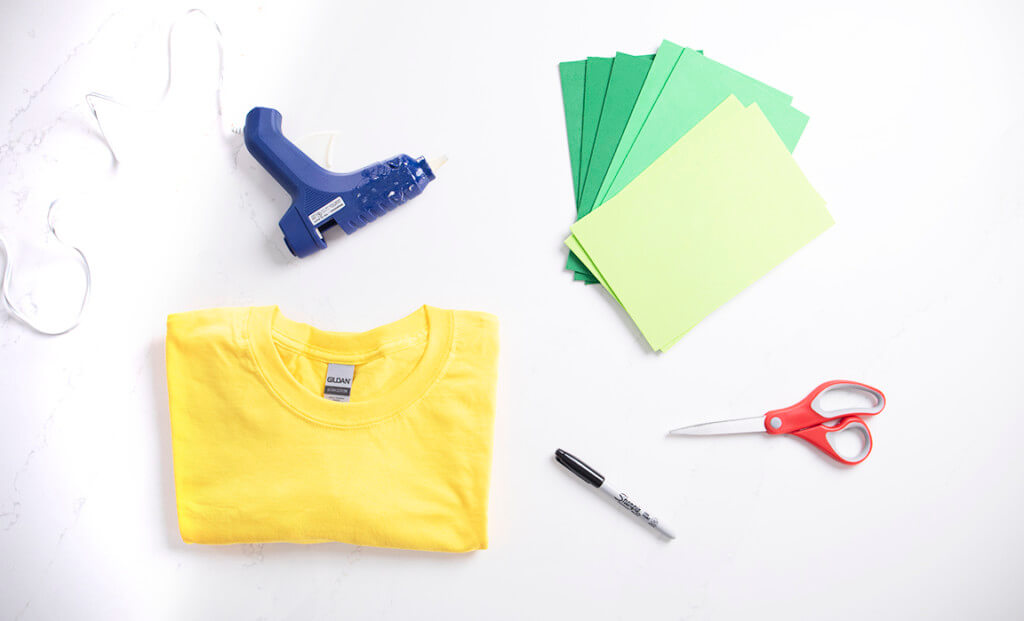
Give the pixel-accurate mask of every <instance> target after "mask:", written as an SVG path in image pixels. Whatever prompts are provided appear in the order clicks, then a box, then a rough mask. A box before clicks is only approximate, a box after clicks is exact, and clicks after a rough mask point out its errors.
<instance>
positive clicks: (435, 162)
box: [427, 155, 448, 173]
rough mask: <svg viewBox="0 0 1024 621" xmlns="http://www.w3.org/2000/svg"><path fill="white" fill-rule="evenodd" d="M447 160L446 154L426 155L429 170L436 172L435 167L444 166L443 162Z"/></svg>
mask: <svg viewBox="0 0 1024 621" xmlns="http://www.w3.org/2000/svg"><path fill="white" fill-rule="evenodd" d="M447 161H448V156H447V155H441V156H439V157H428V158H427V166H430V170H433V171H434V172H435V173H436V172H437V169H438V168H440V167H442V166H444V163H445V162H447Z"/></svg>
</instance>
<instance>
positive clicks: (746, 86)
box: [597, 48, 807, 205]
mask: <svg viewBox="0 0 1024 621" xmlns="http://www.w3.org/2000/svg"><path fill="white" fill-rule="evenodd" d="M729 95H734V96H736V97H737V98H738V99H739V100H740V101H741V102H742V103H743V104H744V105H749V104H751V103H757V104H758V105H759V106H760V108H761V110H762V111H763V112H764V115H765V116H766V117H767V118H768V120H769V121H770V122H771V124H772V126H773V127H774V128H775V131H776V132H777V133H778V135H779V137H780V138H782V141H783V142H784V143H785V144H786V146H787V148H788V149H789V150H790V151H792V150H793V148H794V147H795V146H796V143H797V142H798V141H799V140H800V135H801V134H802V133H803V130H804V127H806V125H807V115H805V114H804V113H802V112H800V111H799V110H796V109H795V108H793V107H792V106H791V105H790V102H792V100H793V98H792V97H791V96H790V95H787V94H786V93H783V92H782V91H779V90H777V89H774V88H772V87H770V86H768V85H766V84H763V83H761V82H758V81H757V80H755V79H754V78H751V77H749V76H746V75H744V74H742V73H740V72H738V71H736V70H734V69H731V68H729V67H727V66H725V65H723V64H720V63H717V62H715V61H713V60H711V59H709V58H707V57H706V56H703V55H702V54H699V53H697V52H696V51H695V50H691V49H689V48H684V49H683V52H682V54H681V55H680V57H679V60H678V61H677V62H676V65H675V68H674V69H673V70H672V73H671V75H670V76H669V78H668V80H667V81H666V82H665V85H664V87H663V88H662V91H661V95H660V96H659V97H658V98H657V100H656V101H655V102H654V105H653V107H652V108H651V111H650V113H649V114H648V115H647V119H646V120H645V121H644V123H643V125H642V127H641V128H640V130H639V132H638V133H637V135H636V137H635V139H634V140H633V143H632V145H631V146H630V147H629V148H628V150H627V152H626V154H625V156H624V157H623V158H622V163H621V165H620V166H619V168H618V170H613V169H612V168H611V167H609V169H608V174H607V175H606V179H607V178H608V177H611V180H610V181H609V182H608V188H607V192H605V194H604V195H603V196H600V197H598V203H597V204H598V205H600V204H602V203H603V202H604V201H606V200H608V199H609V198H610V197H612V196H615V194H617V193H618V192H619V191H621V190H622V188H624V187H626V185H628V184H629V182H630V181H632V180H633V179H635V178H636V177H637V175H639V174H640V173H642V172H643V171H644V170H645V169H646V168H647V167H648V166H650V165H651V163H652V162H654V160H656V159H658V157H659V156H660V155H661V154H662V153H664V152H665V151H666V150H667V149H668V148H669V147H671V146H672V145H673V144H675V142H676V141H677V140H679V138H681V137H682V136H683V135H684V134H686V132H688V131H689V130H690V129H691V128H692V127H693V126H694V125H696V124H697V123H698V122H699V121H700V120H701V119H703V118H704V117H705V116H706V115H707V114H708V113H709V112H710V111H711V110H712V109H714V108H715V106H717V105H718V104H720V103H722V102H723V101H724V100H725V98H726V97H728V96H729Z"/></svg>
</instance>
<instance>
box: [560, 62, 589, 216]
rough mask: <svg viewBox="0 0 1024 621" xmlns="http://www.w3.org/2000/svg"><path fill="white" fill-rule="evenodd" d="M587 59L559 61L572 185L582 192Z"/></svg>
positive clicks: (577, 191) (576, 190)
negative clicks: (581, 158) (581, 149)
mask: <svg viewBox="0 0 1024 621" xmlns="http://www.w3.org/2000/svg"><path fill="white" fill-rule="evenodd" d="M586 69H587V61H585V60H574V61H568V62H564V63H558V75H559V77H560V79H561V82H562V106H563V107H564V108H565V133H566V138H567V141H568V143H569V164H570V165H571V166H572V187H573V192H574V193H575V195H576V196H579V193H580V139H581V137H582V136H583V84H584V80H585V79H586Z"/></svg>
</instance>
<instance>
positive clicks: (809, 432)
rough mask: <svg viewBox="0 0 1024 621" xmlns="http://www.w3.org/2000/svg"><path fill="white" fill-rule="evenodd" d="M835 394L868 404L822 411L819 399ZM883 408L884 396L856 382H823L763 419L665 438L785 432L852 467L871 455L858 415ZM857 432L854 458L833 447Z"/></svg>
mask: <svg viewBox="0 0 1024 621" xmlns="http://www.w3.org/2000/svg"><path fill="white" fill-rule="evenodd" d="M838 392H846V393H851V394H853V395H858V396H866V397H868V398H869V399H870V401H871V402H870V404H869V405H867V406H866V407H849V408H844V409H826V408H824V407H823V406H822V399H823V397H825V396H826V395H829V394H832V393H838ZM884 408H885V395H883V394H882V391H881V390H878V389H877V388H872V387H871V386H868V385H867V384H861V383H860V382H850V381H847V380H834V381H831V382H825V383H824V384H822V385H821V386H818V387H817V388H815V389H814V390H812V391H811V394H809V395H807V396H806V397H804V399H803V401H800V402H799V403H797V404H796V405H791V406H790V407H788V408H782V409H781V410H772V411H771V412H768V413H767V414H765V415H764V416H754V417H752V418H737V419H733V420H720V421H715V422H712V423H702V424H699V425H690V426H689V427H680V428H679V429H673V430H672V431H670V432H669V435H679V436H705V435H707V436H710V435H722V434H730V433H770V434H773V435H779V434H783V433H788V434H792V435H795V436H797V437H799V438H803V439H804V440H806V441H808V442H810V443H811V444H813V445H814V446H815V447H817V448H818V450H820V451H821V452H823V453H825V454H826V455H828V456H829V457H831V458H832V459H834V460H836V461H838V462H841V463H844V464H847V465H849V466H854V465H857V464H859V463H860V462H862V461H864V460H865V459H867V457H868V455H870V454H871V430H869V429H868V426H867V424H866V423H865V422H864V420H863V419H862V418H861V416H874V415H875V414H878V413H880V412H881V411H882V410H883V409H884ZM845 429H850V430H853V431H858V432H860V434H861V437H862V438H863V444H862V445H861V449H860V452H859V453H857V454H856V455H850V456H845V457H844V456H843V455H840V454H839V451H838V450H837V448H836V444H835V436H836V435H837V434H838V433H839V432H841V431H843V430H845Z"/></svg>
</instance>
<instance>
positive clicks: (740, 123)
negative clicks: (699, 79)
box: [566, 96, 833, 351]
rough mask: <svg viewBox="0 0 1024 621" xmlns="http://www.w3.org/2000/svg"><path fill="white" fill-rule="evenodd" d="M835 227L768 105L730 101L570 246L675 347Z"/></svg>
mask: <svg viewBox="0 0 1024 621" xmlns="http://www.w3.org/2000/svg"><path fill="white" fill-rule="evenodd" d="M751 197H757V200H751ZM832 223H833V221H832V217H831V216H830V215H829V213H828V211H827V210H826V209H825V202H824V200H823V199H822V198H821V197H820V196H819V195H818V194H817V192H815V191H814V188H812V187H811V185H810V183H809V182H808V181H807V179H806V177H804V175H803V173H802V172H801V171H800V169H799V167H798V166H797V164H796V162H795V160H794V159H793V157H792V155H791V154H790V153H789V150H788V148H787V146H786V145H785V144H784V143H783V142H782V141H781V140H780V138H779V136H778V134H777V133H776V131H775V130H774V129H773V127H772V125H771V124H770V122H769V121H768V119H767V117H766V116H765V115H764V113H763V112H762V111H761V110H760V108H759V107H758V106H757V105H751V106H750V107H749V108H744V107H743V104H742V103H741V102H740V101H739V100H738V99H737V98H736V97H733V96H730V97H728V98H727V99H726V100H725V101H724V102H723V103H722V104H721V105H719V106H718V107H717V108H715V109H714V111H712V112H711V113H710V114H709V115H707V117H706V118H705V119H704V120H702V121H701V122H700V123H698V124H697V125H696V126H695V127H694V128H693V129H692V130H691V131H690V132H688V133H687V134H686V135H685V136H683V137H682V138H681V139H680V140H678V141H677V142H676V143H675V144H674V145H673V146H672V147H671V148H670V149H669V150H668V151H666V152H665V153H664V154H663V155H662V156H661V157H659V158H658V159H657V161H655V162H654V163H653V164H651V166H649V167H648V168H647V169H646V170H645V171H644V172H643V173H642V174H640V175H639V176H638V177H637V178H636V179H635V180H634V182H633V183H631V184H630V185H629V186H627V187H626V188H625V189H623V190H622V191H621V192H619V193H618V194H617V195H616V196H614V197H613V198H611V199H610V200H609V201H608V202H607V203H605V204H604V205H602V206H601V208H600V209H596V210H594V211H593V212H592V213H590V214H589V215H587V216H586V217H584V218H583V219H581V220H580V221H579V222H577V223H576V224H574V225H573V227H572V231H573V238H570V240H566V244H567V245H568V246H569V247H570V248H572V247H573V246H574V245H575V246H576V248H577V249H579V250H581V251H583V252H582V254H581V255H580V256H581V258H586V260H587V262H589V263H591V265H592V266H593V267H595V268H596V270H597V271H595V274H599V275H600V276H601V278H602V281H603V283H604V284H605V286H606V287H607V288H608V290H609V292H611V293H612V295H614V296H615V297H616V299H618V300H619V301H620V302H621V303H622V306H623V308H625V309H626V311H627V312H628V313H629V315H630V317H632V318H633V320H634V321H635V322H636V324H637V327H638V328H639V329H640V331H641V332H642V333H643V335H644V337H645V338H646V339H647V342H648V343H650V345H651V347H653V348H654V349H659V350H662V351H665V350H667V349H668V348H669V347H671V346H672V345H673V344H674V343H675V342H676V341H678V340H679V338H681V337H682V335H684V334H685V333H686V332H687V331H689V330H690V329H691V328H692V327H693V326H694V325H696V324H697V323H699V322H700V321H701V320H702V319H703V318H704V317H705V316H707V315H708V314H709V313H711V312H712V311H713V310H714V309H716V308H718V307H719V306H721V305H722V304H724V303H725V302H726V301H728V300H729V299H730V298H732V297H733V296H735V295H736V294H737V293H739V292H740V291H742V290H743V289H744V288H746V287H747V286H749V285H750V284H751V283H753V282H754V281H756V280H757V279H758V278H760V277H761V276H763V275H764V274H766V273H767V272H768V271H770V270H771V269H772V268H773V267H775V266H776V265H778V264H779V263H780V262H782V261H783V260H784V259H785V258H786V257H788V256H789V255H791V254H792V253H794V252H795V251H796V250H798V249H799V248H800V247H802V246H804V245H805V244H807V243H808V242H809V241H811V240H812V239H814V238H815V237H816V236H817V235H819V234H820V233H821V232H822V231H824V230H825V229H827V228H828V227H829V226H831V225H832Z"/></svg>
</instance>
